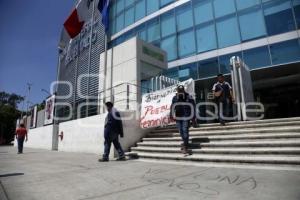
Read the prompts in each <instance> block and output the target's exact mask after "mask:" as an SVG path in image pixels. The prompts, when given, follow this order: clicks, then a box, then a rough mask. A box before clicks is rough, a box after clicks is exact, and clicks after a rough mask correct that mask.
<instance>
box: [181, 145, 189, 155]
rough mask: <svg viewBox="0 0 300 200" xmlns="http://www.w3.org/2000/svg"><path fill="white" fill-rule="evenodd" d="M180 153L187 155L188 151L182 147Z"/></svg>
mask: <svg viewBox="0 0 300 200" xmlns="http://www.w3.org/2000/svg"><path fill="white" fill-rule="evenodd" d="M181 152H182V153H183V154H187V153H188V149H187V148H186V146H183V147H182V149H181Z"/></svg>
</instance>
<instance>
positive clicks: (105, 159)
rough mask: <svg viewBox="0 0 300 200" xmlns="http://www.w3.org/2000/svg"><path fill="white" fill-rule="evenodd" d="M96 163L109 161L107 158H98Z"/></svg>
mask: <svg viewBox="0 0 300 200" xmlns="http://www.w3.org/2000/svg"><path fill="white" fill-rule="evenodd" d="M98 161H99V162H108V161H109V160H108V159H107V158H100V159H99V160H98Z"/></svg>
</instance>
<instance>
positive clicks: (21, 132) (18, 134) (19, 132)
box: [16, 123, 28, 154]
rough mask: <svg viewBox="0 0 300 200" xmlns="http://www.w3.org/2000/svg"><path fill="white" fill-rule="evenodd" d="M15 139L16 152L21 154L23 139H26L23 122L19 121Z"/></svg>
mask: <svg viewBox="0 0 300 200" xmlns="http://www.w3.org/2000/svg"><path fill="white" fill-rule="evenodd" d="M16 139H17V141H18V154H22V153H23V145H24V141H26V142H27V141H28V135H27V130H26V128H25V126H24V124H23V123H21V124H20V127H19V128H17V130H16Z"/></svg>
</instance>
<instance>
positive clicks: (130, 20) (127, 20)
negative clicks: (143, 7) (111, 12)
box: [125, 7, 134, 27]
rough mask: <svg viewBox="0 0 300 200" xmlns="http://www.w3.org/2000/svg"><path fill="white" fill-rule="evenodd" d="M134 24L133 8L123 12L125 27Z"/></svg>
mask: <svg viewBox="0 0 300 200" xmlns="http://www.w3.org/2000/svg"><path fill="white" fill-rule="evenodd" d="M133 23H134V7H131V8H129V9H127V10H126V11H125V27H127V26H129V25H131V24H133Z"/></svg>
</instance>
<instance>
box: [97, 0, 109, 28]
mask: <svg viewBox="0 0 300 200" xmlns="http://www.w3.org/2000/svg"><path fill="white" fill-rule="evenodd" d="M109 8H110V0H99V4H98V10H99V11H100V13H101V14H102V23H103V25H104V27H105V32H107V31H108V29H109Z"/></svg>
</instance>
